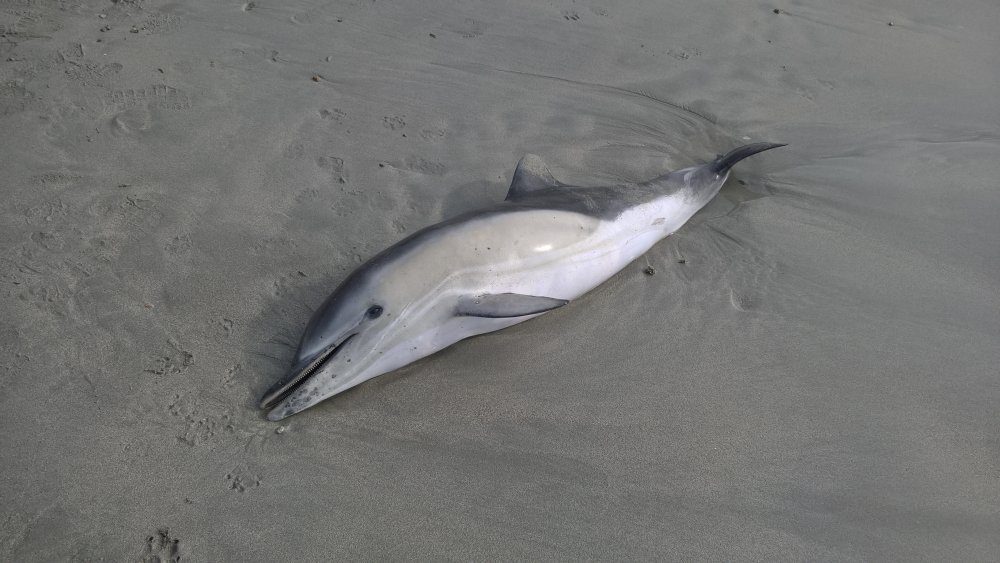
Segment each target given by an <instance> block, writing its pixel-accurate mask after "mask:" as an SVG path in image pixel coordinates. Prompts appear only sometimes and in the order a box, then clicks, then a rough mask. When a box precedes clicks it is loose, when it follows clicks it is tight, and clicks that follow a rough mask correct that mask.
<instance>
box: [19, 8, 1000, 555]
mask: <svg viewBox="0 0 1000 563" xmlns="http://www.w3.org/2000/svg"><path fill="white" fill-rule="evenodd" d="M775 9H778V10H779V11H778V13H775V12H774V10H775ZM997 22H1000V5H998V4H997V3H996V2H995V1H993V0H981V1H977V0H965V1H962V2H958V3H954V2H935V1H931V0H914V1H907V2H904V1H899V0H896V1H891V2H859V1H847V2H835V3H834V2H821V1H819V0H791V1H789V0H775V1H773V2H743V1H738V0H728V1H723V2H715V3H708V2H677V1H668V2H664V1H661V0H638V1H631V2H624V3H623V2H601V1H588V0H581V1H577V2H572V1H557V2H544V3H537V2H519V3H514V2H463V3H454V4H453V5H445V3H434V2H389V1H383V0H378V1H377V2H374V1H371V2H369V1H358V2H315V1H303V0H289V1H269V0H259V1H257V0H255V1H254V2H249V3H246V4H242V3H241V2H239V1H226V0H221V1H212V2H196V1H193V0H188V1H184V2H160V1H154V0H146V1H142V0H131V1H129V0H120V1H118V2H111V1H100V2H99V1H87V2H79V1H75V0H63V1H58V2H57V1H56V0H51V1H49V0H0V33H2V35H3V36H2V37H0V127H2V131H3V135H2V137H0V156H2V162H0V166H2V168H0V186H2V189H3V192H2V195H3V207H2V208H0V209H2V211H0V212H2V222H0V283H2V294H0V295H2V301H0V318H2V324H0V331H2V332H0V350H2V351H0V368H2V369H0V378H2V379H0V452H2V456H3V457H2V460H3V461H2V465H0V559H2V560H5V561H29V560H35V561H51V560H57V559H71V558H72V559H79V560H96V559H108V560H118V561H124V560H136V559H142V558H150V559H151V558H152V557H154V556H159V557H161V558H164V559H166V558H169V557H171V556H178V555H179V556H181V557H182V558H183V559H186V560H195V561H222V560H231V561H236V560H239V561H244V560H259V561H275V560H281V559H286V560H291V559H295V560H329V559H334V558H336V559H356V558H364V559H387V558H392V559H415V558H419V559H461V560H468V559H495V558H500V559H520V558H525V559H566V560H579V559H626V558H628V559H681V558H684V559H714V560H718V559H797V560H802V559H810V560H812V559H837V560H841V559H931V560H941V559H956V560H989V559H993V560H995V559H996V558H997V557H998V554H1000V513H998V509H997V507H998V505H1000V438H998V436H1000V424H998V420H1000V419H998V405H1000V381H998V365H1000V291H998V279H1000V250H998V249H1000V246H998V244H997V242H998V239H1000V222H998V212H1000V189H998V188H997V186H998V178H1000V95H998V94H1000V66H998V61H1000V39H998V37H1000V36H998V35H997V32H996V24H997ZM890 24H891V25H890ZM744 138H751V139H753V140H773V141H782V142H787V143H790V146H789V147H788V148H786V149H782V150H780V151H773V152H771V153H767V154H766V155H761V156H760V157H755V158H754V159H751V160H750V161H747V162H745V163H743V164H740V166H739V167H738V168H737V170H736V173H735V174H734V177H733V178H732V179H731V180H730V182H729V185H728V186H727V187H726V188H725V189H724V190H723V193H722V194H721V195H720V196H719V197H718V198H717V199H716V201H714V202H713V203H712V204H711V205H710V206H709V207H707V208H706V209H705V210H704V211H703V212H701V213H699V215H698V216H696V217H695V219H693V220H692V221H691V223H689V224H688V225H687V226H685V227H684V228H683V229H682V230H681V231H680V232H678V233H677V234H676V235H674V236H673V237H670V238H669V239H667V240H666V241H665V242H663V243H661V244H659V245H658V246H656V247H655V248H654V249H653V250H652V251H651V252H650V253H649V254H648V255H647V256H645V257H643V258H642V259H640V260H639V261H637V262H636V263H634V264H632V265H631V266H629V267H628V268H626V269H625V270H624V271H623V272H622V273H621V274H620V275H618V276H616V277H615V278H613V279H612V280H611V281H610V282H608V283H607V284H605V285H604V286H602V287H601V288H599V289H598V290H596V291H594V292H592V293H591V294H589V295H588V296H587V297H585V298H583V299H581V300H580V301H579V302H577V303H574V304H573V305H572V306H570V307H566V308H564V309H561V310H559V311H556V312H554V313H552V314H550V315H546V316H545V317H542V318H540V319H537V320H534V321H531V322H529V323H526V324H523V325H520V326H517V327H515V328H513V329H510V330H507V331H504V332H501V333H497V334H493V335H488V336H484V337H480V338H476V339H472V340H470V341H466V342H464V343H461V344H459V345H457V346H454V347H453V348H451V349H448V350H446V351H444V352H442V353H440V354H438V355H436V356H433V357H431V358H428V359H426V360H423V361H420V362H418V363H416V364H414V365H411V366H409V367H407V368H405V369H403V370H400V371H399V372H396V373H394V374H392V375H387V376H383V377H381V378H377V379H375V380H373V381H371V382H368V383H366V384H364V385H362V386H361V387H359V388H357V389H355V390H353V391H351V392H348V393H345V394H343V395H342V396H338V397H336V398H335V399H333V400H330V401H327V402H325V403H324V404H322V405H321V406H319V407H316V408H313V409H310V410H308V411H307V412H305V413H303V414H301V415H298V416H295V417H294V418H291V419H289V420H287V421H284V424H280V425H279V424H275V423H270V422H267V421H266V420H265V419H263V418H262V416H261V413H260V412H259V411H258V410H257V408H256V402H257V400H258V398H259V397H260V395H261V393H262V392H263V391H264V390H265V389H266V388H267V387H268V386H269V385H270V384H271V383H272V382H273V381H275V380H276V379H278V378H280V377H281V376H282V375H283V373H284V371H285V369H286V368H287V367H288V364H289V362H290V359H291V356H292V353H293V351H294V350H293V348H294V346H295V344H296V342H297V339H298V337H299V334H300V331H301V330H302V328H303V326H304V324H305V322H306V321H307V319H308V318H309V315H310V311H311V309H312V308H313V307H315V306H316V305H317V304H318V303H319V302H320V301H321V300H322V299H323V298H324V297H325V295H326V294H327V293H329V292H330V291H331V290H332V289H333V288H334V287H335V285H336V284H337V283H338V282H339V281H340V280H341V279H342V278H343V277H344V276H345V275H346V273H347V272H349V271H350V270H351V269H352V268H354V267H355V266H356V265H357V264H358V263H359V262H360V261H363V260H365V259H366V258H368V257H370V256H372V255H373V254H374V253H376V252H377V251H379V250H381V249H382V248H384V247H385V246H387V245H389V244H391V243H392V242H394V241H396V240H398V239H400V238H401V237H403V236H405V235H406V234H408V233H412V232H413V231H414V230H416V229H419V228H421V227H423V226H426V225H428V224H431V223H434V222H437V221H438V220H441V219H442V218H446V217H448V216H451V215H454V214H456V213H459V212H462V211H466V210H469V209H472V208H475V207H476V206H480V205H484V204H487V203H489V202H493V201H496V200H498V199H501V198H502V197H503V195H504V192H505V190H506V183H507V182H508V180H509V177H510V174H511V172H512V170H513V166H514V164H515V162H516V161H517V159H518V158H519V157H520V156H521V155H522V154H523V153H525V152H533V153H537V154H539V155H542V156H543V157H544V158H545V159H547V160H548V161H549V162H550V164H551V165H552V167H553V169H554V171H555V173H556V175H557V176H559V177H561V178H562V179H565V180H567V181H574V182H580V183H587V184H600V183H607V182H612V181H620V180H623V179H645V178H647V177H650V176H652V175H654V174H657V173H660V172H663V171H664V170H667V169H670V168H676V167H681V166H686V165H689V164H691V163H694V162H697V161H700V160H705V159H709V158H711V157H712V156H714V155H715V153H717V152H720V151H723V150H725V149H728V148H731V147H732V146H735V145H737V144H740V143H742V142H745V139H744ZM682 260H683V263H681V261H682ZM648 265H652V266H653V267H654V268H655V270H656V274H655V275H653V276H647V275H645V274H644V273H643V270H644V269H645V268H646V267H647V266H648Z"/></svg>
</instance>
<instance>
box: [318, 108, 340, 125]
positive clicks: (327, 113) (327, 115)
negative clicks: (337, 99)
mask: <svg viewBox="0 0 1000 563" xmlns="http://www.w3.org/2000/svg"><path fill="white" fill-rule="evenodd" d="M319 116H320V117H322V118H323V119H329V120H331V121H336V122H337V123H343V122H344V119H345V118H346V117H347V113H346V112H344V111H343V110H339V109H337V108H333V109H321V110H319Z"/></svg>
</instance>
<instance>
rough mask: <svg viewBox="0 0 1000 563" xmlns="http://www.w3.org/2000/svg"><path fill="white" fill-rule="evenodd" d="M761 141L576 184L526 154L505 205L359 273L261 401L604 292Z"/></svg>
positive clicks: (291, 405) (287, 397) (299, 395)
mask: <svg viewBox="0 0 1000 563" xmlns="http://www.w3.org/2000/svg"><path fill="white" fill-rule="evenodd" d="M781 146H784V145H781V144H774V143H755V144H750V145H746V146H743V147H740V148H737V149H735V150H733V151H731V152H729V153H727V154H725V155H722V156H720V157H718V158H717V159H715V160H714V161H712V162H709V163H707V164H704V165H702V166H694V167H690V168H684V169H682V170H675V171H673V172H670V173H668V174H664V175H662V176H659V177H657V178H653V179H652V180H649V181H646V182H640V183H637V184H627V185H619V186H611V187H574V186H567V185H565V184H562V183H560V182H558V181H557V180H556V179H555V178H553V176H552V174H551V173H550V172H549V170H548V167H546V166H545V164H544V163H543V162H542V160H541V159H540V158H538V157H537V156H534V155H527V156H525V157H524V158H522V159H521V161H520V162H519V163H518V165H517V169H516V170H515V171H514V177H513V180H512V181H511V185H510V191H509V192H508V193H507V198H506V200H505V201H503V202H501V203H498V204H496V205H493V206H491V207H487V208H485V209H480V210H478V211H473V212H470V213H466V214H464V215H461V216H459V217H455V218H453V219H450V220H448V221H444V222H442V223H438V224H436V225H433V226H430V227H427V228H425V229H423V230H421V231H419V232H417V233H415V234H413V235H411V236H410V237H408V238H406V239H404V240H402V241H400V242H399V243H397V244H395V245H393V246H391V247H389V248H388V249H386V250H384V251H383V252H381V253H380V254H378V255H377V256H375V257H374V258H372V259H371V260H369V261H368V262H367V263H365V264H364V265H362V266H361V267H360V268H358V269H357V270H355V271H354V272H353V273H352V274H351V275H350V276H348V277H347V279H345V280H344V282H343V283H342V284H341V285H340V287H338V288H337V290H336V291H334V292H333V294H332V295H330V297H328V298H327V299H326V301H325V302H324V303H323V304H322V305H321V306H320V308H319V309H318V310H317V311H316V313H315V314H314V315H313V317H312V319H311V320H310V321H309V324H308V326H307V327H306V330H305V333H304V334H303V336H302V342H301V344H300V345H299V349H298V353H297V354H296V358H295V365H294V366H293V368H292V370H291V372H290V373H289V374H288V376H287V377H285V379H283V380H282V381H280V382H278V383H277V384H275V385H274V386H273V387H272V388H271V389H270V390H269V391H268V392H267V393H266V394H265V395H264V397H263V398H262V399H261V403H260V404H261V407H262V408H264V409H270V412H269V413H268V418H269V419H271V420H280V419H282V418H285V417H287V416H290V415H293V414H295V413H297V412H300V411H302V410H303V409H306V408H308V407H311V406H313V405H315V404H316V403H318V402H320V401H322V400H323V399H326V398H328V397H331V396H333V395H336V394H337V393H340V392H341V391H344V390H346V389H349V388H351V387H354V386H355V385H358V384H359V383H362V382H363V381H367V380H368V379H371V378H373V377H375V376H378V375H381V374H384V373H387V372H389V371H392V370H394V369H396V368H399V367H402V366H405V365H407V364H409V363H411V362H414V361H416V360H418V359H420V358H423V357H425V356H428V355H430V354H433V353H434V352H437V351H438V350H441V349H442V348H445V347H447V346H450V345H452V344H454V343H455V342H458V341H459V340H462V339H464V338H468V337H470V336H474V335H477V334H483V333H486V332H492V331H495V330H500V329H502V328H505V327H508V326H511V325H514V324H517V323H520V322H524V321H526V320H528V319H531V318H533V317H535V316H538V315H540V314H543V313H545V312H547V311H551V310H552V309H556V308H558V307H562V306H563V305H566V304H567V303H569V302H570V301H572V300H573V299H576V298H577V297H580V296H581V295H583V294H584V293H586V292H588V291H590V290H591V289H593V288H595V287H597V286H598V285H600V284H601V283H602V282H604V281H605V280H607V279H608V278H610V277H611V276H613V275H614V274H615V273H616V272H618V271H619V270H621V269H622V268H624V267H625V266H626V265H627V264H628V263H629V262H632V261H633V260H635V259H636V258H638V257H639V256H641V255H642V254H643V253H645V252H646V251H647V250H648V249H649V248H650V247H652V246H653V245H654V244H656V242H658V241H659V240H661V239H663V238H664V237H666V236H667V235H669V234H671V233H673V232H674V231H676V230H677V229H679V228H680V227H681V225H683V224H684V223H686V222H687V220H688V219H690V218H691V216H692V215H694V214H695V213H696V212H697V211H698V210H699V209H701V208H702V207H704V206H705V204H707V203H708V202H709V201H710V200H711V199H712V198H713V197H715V195H716V194H717V193H718V192H719V189H720V188H721V187H722V184H723V183H725V181H726V178H727V177H728V176H729V170H730V169H731V168H732V167H733V165H735V164H736V163H737V162H739V161H740V160H742V159H744V158H746V157H748V156H751V155H754V154H757V153H759V152H762V151H766V150H768V149H773V148H776V147H781Z"/></svg>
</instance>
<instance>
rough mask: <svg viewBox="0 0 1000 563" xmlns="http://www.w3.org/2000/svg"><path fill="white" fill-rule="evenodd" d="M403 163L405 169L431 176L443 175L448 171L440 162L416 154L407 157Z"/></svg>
mask: <svg viewBox="0 0 1000 563" xmlns="http://www.w3.org/2000/svg"><path fill="white" fill-rule="evenodd" d="M405 163H406V168H407V169H409V170H412V171H413V172H419V173H421V174H429V175H431V176H444V174H445V173H446V172H447V171H448V168H447V167H446V166H445V165H444V164H442V163H440V162H431V161H429V160H425V159H423V158H420V157H416V156H410V157H407V158H406V162H405Z"/></svg>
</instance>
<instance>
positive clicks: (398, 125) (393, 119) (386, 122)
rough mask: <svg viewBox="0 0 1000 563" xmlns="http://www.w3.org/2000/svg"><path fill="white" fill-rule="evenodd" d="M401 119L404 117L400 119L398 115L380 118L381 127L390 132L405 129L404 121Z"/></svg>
mask: <svg viewBox="0 0 1000 563" xmlns="http://www.w3.org/2000/svg"><path fill="white" fill-rule="evenodd" d="M403 117H405V116H402V117H400V116H398V115H387V116H385V117H383V118H382V127H385V128H386V129H391V130H392V131H395V130H397V129H402V128H403V127H406V121H404V120H403Z"/></svg>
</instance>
